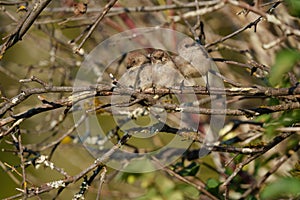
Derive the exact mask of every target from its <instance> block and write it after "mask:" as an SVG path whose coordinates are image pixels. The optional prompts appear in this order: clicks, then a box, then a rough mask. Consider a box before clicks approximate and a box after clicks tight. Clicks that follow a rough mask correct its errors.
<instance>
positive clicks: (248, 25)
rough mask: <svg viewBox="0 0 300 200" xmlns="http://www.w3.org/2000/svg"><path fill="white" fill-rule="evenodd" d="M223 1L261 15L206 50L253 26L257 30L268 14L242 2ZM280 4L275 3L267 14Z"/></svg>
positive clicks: (209, 45)
mask: <svg viewBox="0 0 300 200" xmlns="http://www.w3.org/2000/svg"><path fill="white" fill-rule="evenodd" d="M223 1H224V2H226V3H227V2H229V3H231V4H232V5H236V6H239V7H242V8H244V9H247V10H250V11H252V12H254V13H257V14H259V15H260V17H258V18H257V19H256V20H254V21H253V22H250V23H249V24H247V25H246V26H244V27H242V28H240V29H238V30H236V31H235V32H233V33H230V34H229V35H227V36H225V37H222V38H220V39H218V40H216V41H214V42H212V43H209V44H207V45H205V48H208V47H211V46H213V45H216V44H218V43H221V42H224V41H225V40H228V39H229V38H232V37H234V36H236V35H238V34H240V33H241V32H243V31H245V30H246V29H249V28H251V27H252V26H254V27H255V28H256V26H257V24H258V23H259V22H260V21H261V20H262V19H263V17H265V16H266V13H263V12H262V11H260V10H259V11H258V9H257V8H256V7H253V6H249V5H248V4H247V3H244V2H240V1H235V0H223ZM280 3H281V2H280V1H277V2H274V5H273V6H272V7H271V8H270V9H269V10H268V11H267V13H271V12H272V11H273V10H274V8H276V7H277V6H278V5H279V4H280Z"/></svg>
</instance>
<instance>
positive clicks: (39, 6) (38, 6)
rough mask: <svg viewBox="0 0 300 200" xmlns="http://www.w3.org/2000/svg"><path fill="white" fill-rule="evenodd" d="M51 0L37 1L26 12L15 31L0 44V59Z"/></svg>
mask: <svg viewBox="0 0 300 200" xmlns="http://www.w3.org/2000/svg"><path fill="white" fill-rule="evenodd" d="M50 2H51V0H41V1H37V2H36V3H35V5H33V8H32V9H31V10H30V11H29V12H28V14H27V15H26V16H25V17H24V19H23V20H22V21H21V22H20V23H19V24H18V25H17V27H16V29H15V31H14V32H13V33H11V34H10V35H9V36H8V39H7V40H6V41H5V42H4V44H3V45H2V46H1V50H0V60H1V59H2V57H3V54H4V53H5V51H6V50H7V49H9V48H10V47H12V46H13V45H14V44H16V43H17V42H18V41H19V40H22V37H23V36H24V35H25V33H26V32H27V31H28V29H29V28H30V27H31V25H32V24H33V23H34V21H35V20H36V19H37V18H38V16H39V15H40V13H41V12H42V11H43V9H44V8H46V6H47V5H48V4H49V3H50Z"/></svg>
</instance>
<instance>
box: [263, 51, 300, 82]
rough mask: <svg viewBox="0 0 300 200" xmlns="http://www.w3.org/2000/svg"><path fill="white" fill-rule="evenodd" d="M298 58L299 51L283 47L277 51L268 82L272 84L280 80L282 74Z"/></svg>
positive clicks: (288, 69) (290, 67) (299, 55)
mask: <svg viewBox="0 0 300 200" xmlns="http://www.w3.org/2000/svg"><path fill="white" fill-rule="evenodd" d="M299 60H300V53H299V52H298V51H296V50H293V49H284V50H282V51H280V52H278V53H277V55H276V61H275V64H274V66H273V67H272V68H271V72H270V76H269V82H270V84H271V85H272V86H276V85H278V83H280V82H281V80H282V78H283V75H284V74H285V73H287V72H289V71H290V70H291V69H292V68H293V66H294V65H295V63H296V62H298V61H299Z"/></svg>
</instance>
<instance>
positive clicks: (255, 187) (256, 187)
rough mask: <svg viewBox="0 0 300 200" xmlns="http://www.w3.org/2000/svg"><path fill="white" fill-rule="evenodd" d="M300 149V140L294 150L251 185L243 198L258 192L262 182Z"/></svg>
mask: <svg viewBox="0 0 300 200" xmlns="http://www.w3.org/2000/svg"><path fill="white" fill-rule="evenodd" d="M299 149H300V142H299V143H298V144H297V145H296V146H295V147H294V148H293V149H292V151H287V153H286V155H284V156H283V157H281V158H280V160H279V161H278V162H277V163H276V164H275V165H273V167H272V168H271V169H270V170H269V171H268V172H267V173H266V174H265V175H264V176H263V177H262V178H261V179H260V180H259V181H258V182H256V183H255V184H254V185H252V186H251V188H249V189H248V190H247V191H246V192H245V193H244V194H243V195H242V198H246V197H247V196H249V195H250V194H252V195H253V194H254V193H257V192H258V191H259V188H261V187H262V184H263V183H264V182H265V181H266V180H267V179H268V178H269V177H270V176H271V175H272V174H274V172H276V171H277V170H278V168H279V167H280V166H281V165H282V164H283V163H285V162H286V161H287V160H288V159H289V158H290V157H291V156H292V155H293V154H294V153H295V152H297V151H298V150H299Z"/></svg>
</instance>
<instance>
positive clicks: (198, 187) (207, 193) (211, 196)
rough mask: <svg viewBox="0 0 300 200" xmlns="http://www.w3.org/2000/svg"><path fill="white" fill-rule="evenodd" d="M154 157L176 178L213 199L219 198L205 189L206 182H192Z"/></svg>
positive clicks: (162, 167)
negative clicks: (198, 183) (199, 183)
mask: <svg viewBox="0 0 300 200" xmlns="http://www.w3.org/2000/svg"><path fill="white" fill-rule="evenodd" d="M152 159H153V161H154V162H155V163H156V164H157V165H159V167H160V168H161V169H162V170H164V171H165V172H167V173H168V174H169V175H170V176H174V177H175V178H177V179H179V180H181V181H182V182H184V183H187V184H189V185H191V186H193V187H195V188H196V189H197V190H199V191H201V192H202V193H203V194H205V195H206V196H208V197H209V198H211V199H213V200H218V198H217V197H215V196H214V195H212V194H211V193H210V192H208V191H207V190H206V189H205V184H204V183H202V182H201V183H202V184H201V185H197V184H195V183H193V182H191V181H190V180H188V179H186V178H184V177H183V176H180V175H179V174H177V173H176V172H174V171H173V170H170V169H169V168H168V167H166V166H163V165H162V164H161V163H160V162H159V160H157V158H155V157H154V156H152Z"/></svg>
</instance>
